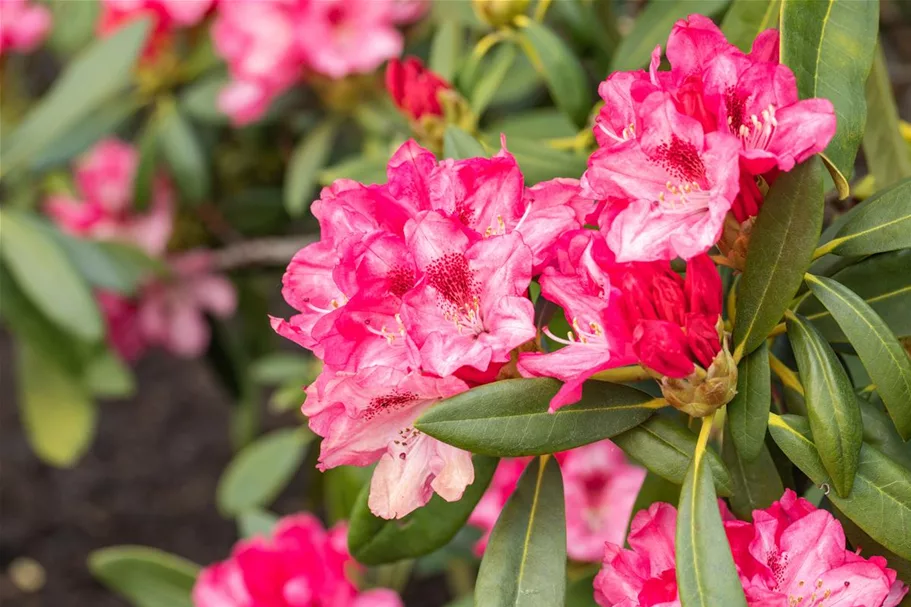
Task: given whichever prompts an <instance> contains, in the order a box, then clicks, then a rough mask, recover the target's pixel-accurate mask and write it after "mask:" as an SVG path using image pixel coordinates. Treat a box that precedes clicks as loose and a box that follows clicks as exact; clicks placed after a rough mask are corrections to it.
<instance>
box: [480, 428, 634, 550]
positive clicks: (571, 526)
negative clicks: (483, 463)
mask: <svg viewBox="0 0 911 607" xmlns="http://www.w3.org/2000/svg"><path fill="white" fill-rule="evenodd" d="M556 458H557V460H558V461H559V462H560V469H561V471H562V473H563V492H564V496H565V500H566V546H567V554H568V555H569V558H571V559H573V560H577V561H587V562H594V561H598V560H599V559H600V558H601V554H602V552H603V550H604V543H605V542H612V543H616V544H621V545H622V544H623V540H624V538H625V535H626V527H627V523H628V522H629V518H630V515H631V514H632V509H633V503H634V502H635V501H636V495H637V494H638V493H639V488H640V487H641V485H642V481H643V479H644V478H645V470H643V469H642V468H640V467H638V466H634V465H632V464H630V463H629V462H628V461H627V459H626V456H624V454H623V451H621V450H620V449H619V448H617V447H616V446H615V445H614V444H613V443H611V442H610V441H608V440H604V441H600V442H597V443H592V444H590V445H586V446H584V447H579V448H577V449H572V450H570V451H564V452H562V453H557V454H556ZM529 459H530V458H527V457H526V458H511V459H504V460H502V461H501V462H500V464H499V465H498V466H497V470H496V472H495V473H494V476H493V480H492V481H491V483H490V486H489V487H488V488H487V491H486V492H485V493H484V496H483V497H482V498H481V500H480V501H479V502H478V505H477V506H475V509H474V511H473V512H472V513H471V517H469V519H468V522H469V524H471V525H474V526H475V527H478V528H480V529H481V530H482V531H484V537H482V538H481V539H480V540H478V543H477V544H476V545H475V551H476V552H478V553H479V554H480V553H483V552H484V549H485V548H486V546H487V541H488V540H489V538H490V532H491V531H492V530H493V526H494V525H495V524H496V522H497V518H498V517H499V516H500V512H501V511H502V510H503V506H505V505H506V501H507V500H508V499H509V496H510V495H512V493H513V491H514V490H515V488H516V484H517V483H518V482H519V477H520V476H521V475H522V471H523V470H525V467H526V466H527V464H528V461H529Z"/></svg>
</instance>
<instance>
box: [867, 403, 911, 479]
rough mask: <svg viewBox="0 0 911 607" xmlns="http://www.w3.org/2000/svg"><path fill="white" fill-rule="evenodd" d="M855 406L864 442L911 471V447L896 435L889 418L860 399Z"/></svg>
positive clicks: (877, 408)
mask: <svg viewBox="0 0 911 607" xmlns="http://www.w3.org/2000/svg"><path fill="white" fill-rule="evenodd" d="M857 406H858V407H860V417H861V419H862V420H863V422H864V442H865V443H867V444H869V445H871V446H873V447H876V449H877V450H879V451H880V452H881V453H882V454H883V455H886V456H888V457H891V458H892V459H894V460H895V461H897V462H898V463H899V464H901V465H902V466H904V467H905V468H907V469H908V470H911V445H909V444H908V443H906V442H905V441H904V440H903V439H902V437H901V436H899V435H898V431H897V430H896V429H895V424H893V423H892V420H891V419H890V418H889V416H888V415H886V413H885V412H884V411H882V410H881V409H880V408H879V407H878V406H877V405H875V404H873V403H872V402H869V401H867V400H865V399H863V398H860V397H858V399H857Z"/></svg>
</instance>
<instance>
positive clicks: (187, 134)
mask: <svg viewBox="0 0 911 607" xmlns="http://www.w3.org/2000/svg"><path fill="white" fill-rule="evenodd" d="M158 145H159V146H160V149H161V155H162V157H163V158H164V160H165V162H166V163H167V164H168V167H169V168H170V169H171V176H172V177H173V178H174V181H175V182H176V184H177V189H178V190H179V191H180V193H181V195H182V196H183V198H184V200H186V201H187V202H189V203H191V204H199V203H201V202H203V201H205V200H206V198H207V197H208V196H209V190H210V183H209V167H208V159H207V158H206V154H205V152H204V151H203V149H202V146H201V145H200V142H199V139H198V138H197V137H196V133H195V132H194V131H193V127H192V125H190V123H189V122H187V120H186V119H185V118H184V117H183V116H182V115H181V114H180V111H179V110H178V109H177V107H176V106H174V107H171V108H169V109H168V110H167V111H166V112H165V113H164V115H163V116H162V117H161V122H160V124H159V125H158Z"/></svg>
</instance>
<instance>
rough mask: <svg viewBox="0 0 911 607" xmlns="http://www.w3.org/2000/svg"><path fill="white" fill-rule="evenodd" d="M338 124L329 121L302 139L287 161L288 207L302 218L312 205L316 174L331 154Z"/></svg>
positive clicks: (289, 210)
mask: <svg viewBox="0 0 911 607" xmlns="http://www.w3.org/2000/svg"><path fill="white" fill-rule="evenodd" d="M337 131H338V123H336V122H335V121H334V120H326V121H324V122H322V123H321V124H320V125H319V126H317V127H316V128H315V129H313V130H312V131H310V132H309V133H308V134H307V136H306V137H304V138H303V139H301V140H300V142H299V143H298V144H297V147H295V148H294V152H292V154H291V158H290V160H288V172H287V173H286V174H285V208H286V209H288V214H289V215H291V216H292V217H299V216H300V215H303V214H304V211H306V210H307V209H308V208H309V207H310V202H311V201H312V199H313V191H314V189H315V188H316V185H317V181H316V180H317V176H318V175H319V172H320V170H322V168H323V167H324V166H326V162H327V161H328V160H329V156H330V154H331V153H332V146H333V143H334V142H335V137H336V132H337Z"/></svg>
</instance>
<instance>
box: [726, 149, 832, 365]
mask: <svg viewBox="0 0 911 607" xmlns="http://www.w3.org/2000/svg"><path fill="white" fill-rule="evenodd" d="M823 202H824V201H823V187H822V169H821V168H820V166H819V161H818V160H816V159H815V158H811V159H810V160H809V161H807V162H805V163H803V164H802V165H800V166H798V167H797V168H795V169H794V170H793V171H791V172H790V173H785V174H784V175H782V176H781V177H779V178H778V180H777V181H776V182H775V185H774V186H772V189H771V190H770V191H769V194H768V196H766V199H765V201H764V202H763V204H762V210H761V211H760V212H759V216H758V217H757V218H756V223H755V225H754V226H753V234H752V236H751V238H750V248H749V251H748V252H747V261H746V269H745V271H744V273H743V277H742V278H741V280H740V284H739V286H738V293H737V314H736V317H735V320H734V342H735V343H736V344H737V346H736V348H735V350H734V358H735V359H736V360H738V361H739V360H740V358H742V357H743V355H745V354H749V353H750V352H752V351H753V350H755V349H756V348H758V347H759V346H760V345H761V344H762V343H763V342H764V341H765V340H766V337H767V336H768V334H769V332H770V331H771V330H772V328H773V327H774V326H775V325H776V324H778V321H779V320H780V319H781V315H782V314H783V313H784V311H785V309H786V308H787V307H788V304H789V303H790V302H791V299H792V298H793V297H794V294H795V293H796V292H797V289H798V288H799V287H800V284H801V282H802V281H803V274H804V272H805V271H806V269H807V266H808V265H809V264H810V256H811V255H812V253H813V248H814V247H815V245H816V240H817V238H819V230H820V227H821V226H822V212H823Z"/></svg>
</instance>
